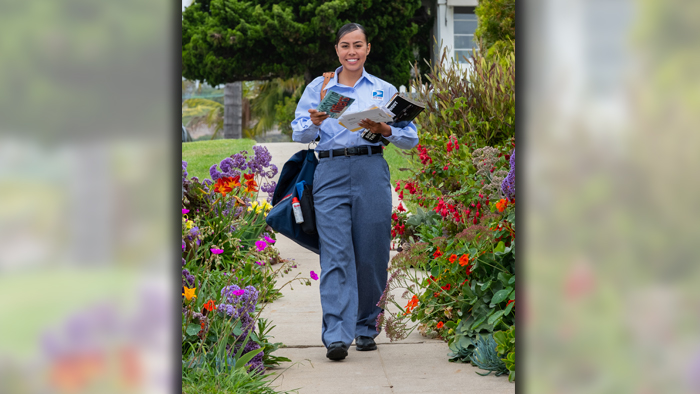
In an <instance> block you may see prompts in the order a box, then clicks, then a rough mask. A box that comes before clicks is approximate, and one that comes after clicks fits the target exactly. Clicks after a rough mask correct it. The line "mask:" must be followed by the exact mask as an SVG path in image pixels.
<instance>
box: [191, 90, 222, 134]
mask: <svg viewBox="0 0 700 394" xmlns="http://www.w3.org/2000/svg"><path fill="white" fill-rule="evenodd" d="M186 118H189V119H190V120H189V122H187V125H186V126H187V127H198V126H200V125H207V126H208V127H212V126H213V127H214V134H212V136H211V139H212V140H213V139H215V138H216V136H217V134H218V133H219V131H221V130H223V129H224V106H223V104H220V103H218V102H216V101H213V100H207V99H203V98H192V99H187V100H184V101H183V102H182V119H183V120H184V119H186Z"/></svg>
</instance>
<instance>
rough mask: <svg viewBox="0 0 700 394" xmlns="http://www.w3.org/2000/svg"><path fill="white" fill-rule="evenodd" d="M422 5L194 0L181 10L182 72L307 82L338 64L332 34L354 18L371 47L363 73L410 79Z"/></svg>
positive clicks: (214, 81) (214, 80)
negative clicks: (362, 29) (413, 19)
mask: <svg viewBox="0 0 700 394" xmlns="http://www.w3.org/2000/svg"><path fill="white" fill-rule="evenodd" d="M420 6H421V2H420V0H409V1H404V2H388V1H386V2H385V1H381V2H379V1H377V2H369V1H360V0H332V1H322V0H313V1H310V2H309V1H301V0H289V1H285V2H282V3H278V2H274V1H256V2H252V3H251V2H245V1H238V0H195V1H194V2H193V3H192V5H190V6H189V7H187V8H186V9H185V10H184V11H183V13H182V65H183V71H182V72H183V76H184V77H186V78H188V79H194V80H199V81H206V82H207V83H209V84H210V85H213V86H216V85H218V84H221V83H226V82H233V81H241V80H267V79H271V78H282V79H287V78H291V77H293V76H298V75H303V76H304V80H305V83H307V84H308V83H309V82H310V81H311V80H312V79H313V78H315V77H316V76H319V75H321V74H322V73H323V72H325V71H329V70H334V69H335V68H337V66H338V58H337V55H336V53H335V49H334V45H335V33H336V32H337V31H338V29H339V28H340V27H341V26H342V25H344V24H346V23H348V22H357V23H360V24H362V25H363V26H364V27H365V29H366V30H367V36H368V37H367V38H368V40H369V42H370V43H371V44H372V51H371V53H370V55H369V58H368V61H367V64H366V66H365V67H366V69H367V71H368V72H370V73H371V74H374V75H376V76H378V77H379V78H382V79H384V80H386V81H389V82H390V83H392V84H394V85H397V86H398V85H402V84H408V81H409V77H410V68H409V67H407V64H408V63H411V62H413V61H415V60H416V59H415V58H414V56H413V50H414V48H416V45H415V44H417V42H415V41H412V40H413V37H414V36H416V34H417V33H418V31H419V25H418V24H417V23H414V22H412V21H411V20H412V18H414V16H419V15H421V13H422V12H423V11H419V12H417V11H418V10H419V8H420ZM412 42H413V43H414V44H413V45H412Z"/></svg>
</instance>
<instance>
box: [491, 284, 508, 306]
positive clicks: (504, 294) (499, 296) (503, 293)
mask: <svg viewBox="0 0 700 394" xmlns="http://www.w3.org/2000/svg"><path fill="white" fill-rule="evenodd" d="M511 291H513V289H512V288H510V287H508V288H505V289H503V290H499V291H498V292H496V294H494V295H493V298H491V303H492V304H498V303H500V302H502V301H503V300H505V299H506V298H508V294H510V292H511Z"/></svg>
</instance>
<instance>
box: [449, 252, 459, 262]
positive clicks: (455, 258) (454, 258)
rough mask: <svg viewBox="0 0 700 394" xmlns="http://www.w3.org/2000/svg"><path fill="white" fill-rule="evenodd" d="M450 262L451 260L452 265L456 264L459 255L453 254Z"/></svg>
mask: <svg viewBox="0 0 700 394" xmlns="http://www.w3.org/2000/svg"><path fill="white" fill-rule="evenodd" d="M449 260H450V263H452V264H454V262H455V260H457V255H456V254H453V255H452V256H450V258H449Z"/></svg>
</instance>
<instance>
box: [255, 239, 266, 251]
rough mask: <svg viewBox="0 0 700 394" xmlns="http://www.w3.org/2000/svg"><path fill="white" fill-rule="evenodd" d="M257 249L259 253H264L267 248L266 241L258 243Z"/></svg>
mask: <svg viewBox="0 0 700 394" xmlns="http://www.w3.org/2000/svg"><path fill="white" fill-rule="evenodd" d="M255 247H256V248H258V252H262V251H263V250H265V248H266V247H267V243H266V242H265V241H257V242H256V243H255Z"/></svg>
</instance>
